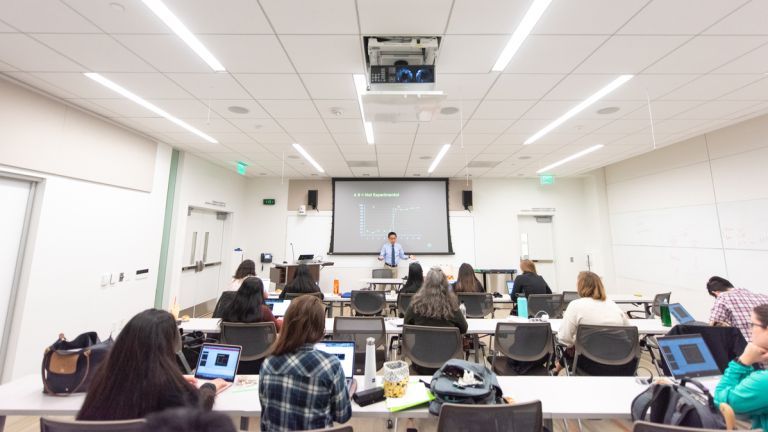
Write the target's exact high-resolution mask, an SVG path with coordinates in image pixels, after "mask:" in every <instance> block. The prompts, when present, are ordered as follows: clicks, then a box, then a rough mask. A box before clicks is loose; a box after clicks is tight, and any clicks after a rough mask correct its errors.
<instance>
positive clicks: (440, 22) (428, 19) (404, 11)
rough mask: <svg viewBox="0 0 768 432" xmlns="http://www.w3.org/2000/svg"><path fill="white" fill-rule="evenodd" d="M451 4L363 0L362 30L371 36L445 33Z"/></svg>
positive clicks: (360, 4) (435, 0) (360, 10)
mask: <svg viewBox="0 0 768 432" xmlns="http://www.w3.org/2000/svg"><path fill="white" fill-rule="evenodd" d="M451 4H452V2H448V1H443V0H420V1H418V2H413V1H408V0H389V1H386V2H381V1H376V0H359V1H358V2H357V9H358V14H359V17H360V31H361V32H362V34H370V35H435V34H443V33H444V32H445V28H446V26H447V24H448V15H449V14H450V11H451Z"/></svg>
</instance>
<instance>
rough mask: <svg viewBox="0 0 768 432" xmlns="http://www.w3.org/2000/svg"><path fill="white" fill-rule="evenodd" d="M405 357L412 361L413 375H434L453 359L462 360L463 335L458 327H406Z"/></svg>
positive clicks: (404, 330)
mask: <svg viewBox="0 0 768 432" xmlns="http://www.w3.org/2000/svg"><path fill="white" fill-rule="evenodd" d="M402 346H403V357H405V358H407V359H409V360H411V363H412V364H413V368H412V369H413V373H414V374H417V375H427V374H432V373H434V372H435V371H436V370H437V369H439V368H440V367H441V366H442V365H443V363H445V362H446V361H448V360H450V359H452V358H462V354H463V350H462V342H461V333H460V332H459V329H458V328H456V327H430V326H417V325H404V326H403V336H402Z"/></svg>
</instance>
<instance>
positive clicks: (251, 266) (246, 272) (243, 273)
mask: <svg viewBox="0 0 768 432" xmlns="http://www.w3.org/2000/svg"><path fill="white" fill-rule="evenodd" d="M251 276H256V263H255V262H253V260H249V259H247V260H243V262H241V263H240V265H239V266H237V270H236V271H235V275H234V276H232V282H231V283H230V287H229V290H230V291H237V290H238V289H239V288H240V285H242V283H243V281H244V280H245V278H248V277H251Z"/></svg>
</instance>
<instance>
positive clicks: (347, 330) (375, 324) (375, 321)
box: [333, 317, 387, 353]
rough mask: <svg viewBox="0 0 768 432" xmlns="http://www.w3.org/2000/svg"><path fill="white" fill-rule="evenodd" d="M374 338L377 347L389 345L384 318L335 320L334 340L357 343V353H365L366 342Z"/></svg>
mask: <svg viewBox="0 0 768 432" xmlns="http://www.w3.org/2000/svg"><path fill="white" fill-rule="evenodd" d="M369 337H372V338H374V339H375V340H376V342H375V343H376V346H377V347H383V346H384V345H385V344H386V343H387V334H386V332H385V331H384V318H383V317H336V318H334V319H333V339H334V340H340V341H348V340H353V341H355V352H358V353H364V352H365V344H366V340H367V339H368V338H369Z"/></svg>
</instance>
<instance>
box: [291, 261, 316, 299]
mask: <svg viewBox="0 0 768 432" xmlns="http://www.w3.org/2000/svg"><path fill="white" fill-rule="evenodd" d="M285 291H286V292H289V293H312V292H320V287H318V286H317V284H316V283H315V280H314V279H313V278H312V275H311V274H310V273H309V266H307V265H306V264H299V266H298V267H297V268H296V275H295V276H294V277H293V280H292V281H291V283H289V284H288V285H286V286H285Z"/></svg>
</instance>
